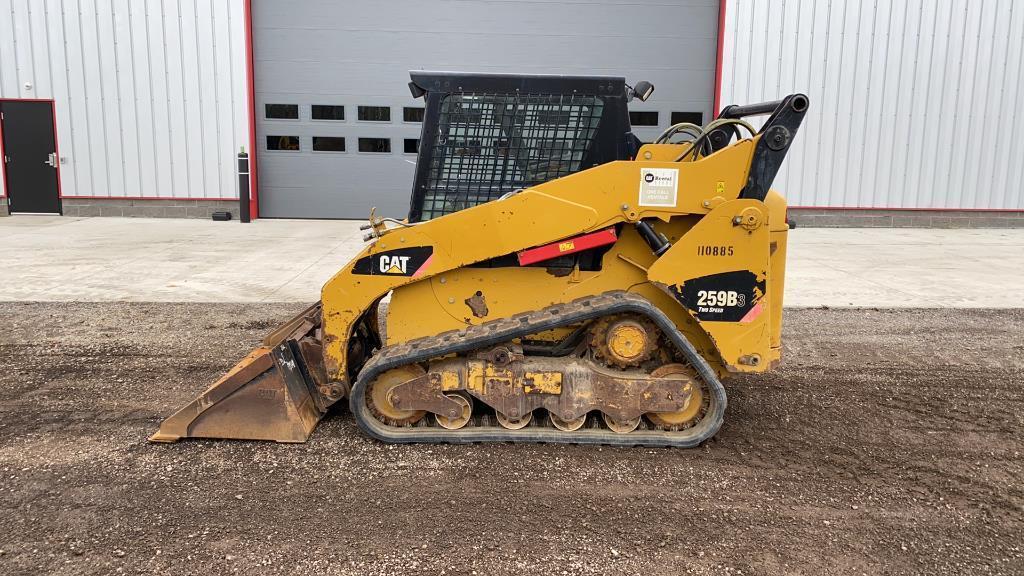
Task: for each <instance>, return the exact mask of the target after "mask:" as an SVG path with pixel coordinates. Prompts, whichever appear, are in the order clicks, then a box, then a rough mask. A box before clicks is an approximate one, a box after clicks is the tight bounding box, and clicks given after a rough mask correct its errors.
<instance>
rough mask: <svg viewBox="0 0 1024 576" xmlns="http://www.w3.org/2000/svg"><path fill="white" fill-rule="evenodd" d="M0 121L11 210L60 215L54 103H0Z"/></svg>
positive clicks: (12, 101) (9, 101) (10, 101)
mask: <svg viewBox="0 0 1024 576" xmlns="http://www.w3.org/2000/svg"><path fill="white" fill-rule="evenodd" d="M0 122H2V123H3V125H2V127H0V129H2V131H3V135H4V156H6V157H5V158H4V162H5V164H4V172H5V175H6V182H7V196H8V198H7V200H8V205H9V206H8V208H9V209H10V211H11V213H16V212H22V213H25V212H35V213H43V214H60V212H61V209H60V195H59V193H58V184H57V165H58V159H57V143H56V141H55V140H54V130H53V103H51V102H24V101H15V100H7V101H3V102H0Z"/></svg>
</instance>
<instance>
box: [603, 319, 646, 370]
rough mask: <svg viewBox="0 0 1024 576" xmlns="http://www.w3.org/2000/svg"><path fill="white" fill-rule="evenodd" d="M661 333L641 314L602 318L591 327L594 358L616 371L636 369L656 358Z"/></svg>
mask: <svg viewBox="0 0 1024 576" xmlns="http://www.w3.org/2000/svg"><path fill="white" fill-rule="evenodd" d="M660 338H661V331H659V330H658V327H657V326H655V325H654V322H651V320H650V319H649V318H645V317H644V316H641V315H639V314H617V315H613V316H608V317H605V318H601V319H599V320H597V321H596V322H594V324H593V325H592V326H591V328H590V346H591V349H592V350H593V351H594V357H595V358H597V359H598V360H599V361H601V362H603V363H604V364H605V365H607V366H611V367H614V368H634V367H637V366H640V365H641V364H643V363H644V362H647V361H648V360H650V359H651V358H653V357H654V354H655V352H656V351H657V348H658V340H659V339H660Z"/></svg>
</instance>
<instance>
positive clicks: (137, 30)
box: [0, 0, 249, 198]
mask: <svg viewBox="0 0 1024 576" xmlns="http://www.w3.org/2000/svg"><path fill="white" fill-rule="evenodd" d="M244 22H245V14H244V5H243V2H242V0H0V98H41V99H53V100H54V105H55V109H56V115H57V138H58V142H59V148H60V155H61V156H62V157H63V158H64V159H65V163H64V164H62V165H61V167H60V170H61V190H62V194H63V195H64V196H65V197H69V196H79V197H81V196H97V197H112V198H132V197H158V198H231V197H235V198H237V196H238V192H237V184H236V180H237V178H235V176H234V173H235V162H234V159H235V155H236V154H237V153H238V150H239V148H240V147H241V146H248V141H249V136H248V134H249V128H248V109H247V102H248V98H247V96H246V94H247V92H246V80H245V62H246V59H245V24H244ZM26 84H30V85H31V88H26Z"/></svg>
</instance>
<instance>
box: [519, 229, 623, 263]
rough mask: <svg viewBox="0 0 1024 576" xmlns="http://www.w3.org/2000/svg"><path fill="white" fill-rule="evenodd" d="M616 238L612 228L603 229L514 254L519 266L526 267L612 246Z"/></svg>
mask: <svg viewBox="0 0 1024 576" xmlns="http://www.w3.org/2000/svg"><path fill="white" fill-rule="evenodd" d="M617 238H618V237H617V236H616V235H615V229H614V228H605V229H604V230H598V231H597V232H591V233H590V234H584V235H582V236H576V237H574V238H566V239H565V240H559V241H558V242H552V243H551V244H545V245H543V246H538V247H536V248H528V249H526V250H523V251H521V252H518V253H516V256H518V257H519V265H520V266H526V265H527V264H534V263H537V262H543V261H545V260H550V259H552V258H557V257H559V256H565V255H566V254H575V253H576V252H582V251H583V250H589V249H591V248H596V247H598V246H604V245H605V244H614V243H615V240H616V239H617Z"/></svg>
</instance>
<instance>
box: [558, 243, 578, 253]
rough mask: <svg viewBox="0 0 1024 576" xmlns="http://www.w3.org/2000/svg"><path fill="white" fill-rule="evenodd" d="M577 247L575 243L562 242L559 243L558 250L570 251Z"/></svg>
mask: <svg viewBox="0 0 1024 576" xmlns="http://www.w3.org/2000/svg"><path fill="white" fill-rule="evenodd" d="M575 249H576V245H575V244H573V243H572V242H562V243H561V244H559V245H558V251H559V252H568V251H569V250H575Z"/></svg>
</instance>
